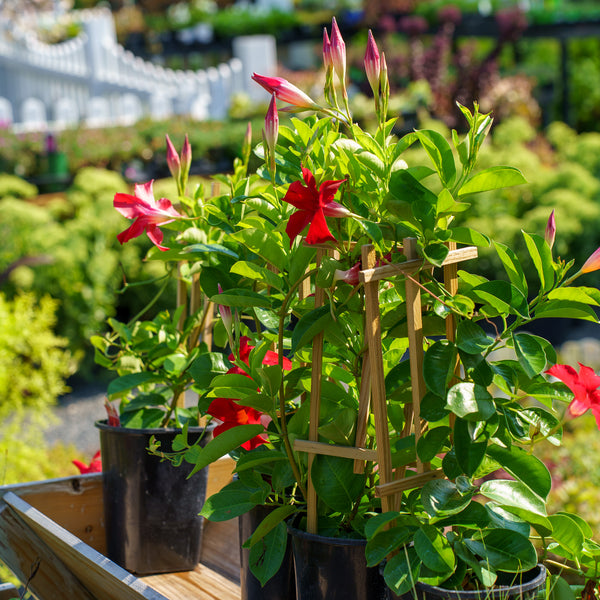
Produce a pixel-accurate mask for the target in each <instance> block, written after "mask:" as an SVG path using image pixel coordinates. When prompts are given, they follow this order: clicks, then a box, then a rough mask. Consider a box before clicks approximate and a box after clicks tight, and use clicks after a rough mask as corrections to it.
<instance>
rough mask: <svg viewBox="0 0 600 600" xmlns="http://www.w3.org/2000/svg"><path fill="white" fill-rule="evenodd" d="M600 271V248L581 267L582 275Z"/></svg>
mask: <svg viewBox="0 0 600 600" xmlns="http://www.w3.org/2000/svg"><path fill="white" fill-rule="evenodd" d="M598 269H600V248H598V249H597V250H596V251H595V252H594V253H593V254H592V255H591V256H590V257H589V258H588V259H587V260H586V261H585V263H583V267H581V270H580V273H591V272H592V271H597V270H598Z"/></svg>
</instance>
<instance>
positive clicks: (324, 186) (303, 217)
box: [283, 167, 351, 246]
mask: <svg viewBox="0 0 600 600" xmlns="http://www.w3.org/2000/svg"><path fill="white" fill-rule="evenodd" d="M302 177H303V178H304V182H305V183H306V185H305V186H304V185H302V183H301V182H300V181H294V183H292V184H291V185H290V187H289V188H288V191H287V193H286V195H285V196H284V197H283V200H284V201H285V202H288V203H289V204H291V205H292V206H295V207H296V208H297V209H298V210H297V211H296V212H295V213H294V214H292V216H291V217H290V220H289V221H288V224H287V226H286V228H285V231H286V233H287V234H288V236H289V238H290V246H291V245H292V243H293V241H294V238H295V237H296V236H297V235H299V234H300V233H301V232H302V230H303V229H304V228H305V227H306V226H307V225H310V227H309V228H308V234H307V236H306V241H307V243H309V244H321V243H323V242H327V241H335V238H334V237H333V235H332V234H331V231H329V228H328V227H327V222H326V221H325V217H347V216H349V215H350V214H351V213H350V211H349V210H348V209H347V208H344V207H343V206H342V205H341V204H339V203H338V202H335V201H334V200H333V197H334V195H335V193H336V192H337V190H338V188H339V187H340V185H342V183H344V181H346V180H345V179H341V180H337V181H323V182H322V183H321V185H320V186H319V187H317V184H316V182H315V176H314V175H313V174H312V173H311V172H310V171H309V170H308V169H305V168H304V167H302Z"/></svg>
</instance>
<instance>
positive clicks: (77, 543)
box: [4, 492, 165, 600]
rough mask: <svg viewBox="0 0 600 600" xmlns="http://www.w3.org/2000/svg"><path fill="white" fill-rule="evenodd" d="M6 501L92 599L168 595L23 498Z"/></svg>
mask: <svg viewBox="0 0 600 600" xmlns="http://www.w3.org/2000/svg"><path fill="white" fill-rule="evenodd" d="M4 502H5V503H6V504H7V505H8V506H9V507H10V508H11V509H12V510H14V511H15V513H16V514H17V515H18V516H19V518H21V519H22V520H23V521H24V522H25V523H26V524H27V525H28V526H29V528H30V529H31V530H32V531H33V533H34V534H35V535H37V536H38V537H39V539H40V540H41V541H42V543H43V544H44V545H45V546H46V547H47V548H48V549H49V550H50V552H51V553H52V554H54V555H55V556H56V558H57V559H58V560H59V561H60V562H62V563H63V564H64V565H65V566H66V568H67V569H68V570H69V571H70V573H72V574H73V576H74V577H76V578H77V579H78V580H79V581H80V582H81V584H82V586H83V587H84V588H85V589H87V590H90V592H91V597H92V598H95V599H96V600H141V599H147V600H165V596H163V595H162V594H160V593H158V592H157V591H156V590H154V589H153V588H151V587H150V586H149V585H148V584H146V583H144V582H142V581H141V580H140V579H138V578H137V577H135V576H134V575H132V574H131V573H129V572H127V571H126V570H125V569H123V568H121V567H119V566H118V565H117V564H115V563H114V562H112V561H111V560H109V559H108V558H106V557H105V556H103V555H102V554H100V553H99V552H97V551H96V550H94V549H93V548H91V547H90V546H88V545H87V544H85V543H84V542H82V541H81V540H80V539H78V538H77V537H75V536H74V535H73V534H72V533H70V532H69V531H67V530H66V529H64V528H63V527H61V526H60V525H58V524H56V523H55V522H54V521H52V520H51V519H49V518H48V517H46V516H45V515H44V514H43V513H41V512H40V511H39V510H37V509H36V508H33V506H31V505H30V504H28V503H27V502H25V501H24V500H23V499H22V498H19V497H18V496H16V495H15V494H13V493H12V492H8V493H7V494H5V495H4ZM65 597H72V598H79V597H80V596H78V595H66V596H65V594H64V590H63V596H62V598H65ZM44 600H46V598H45V597H44Z"/></svg>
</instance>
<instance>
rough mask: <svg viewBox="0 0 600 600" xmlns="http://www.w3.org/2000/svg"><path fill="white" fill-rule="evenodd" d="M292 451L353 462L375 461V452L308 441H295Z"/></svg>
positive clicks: (367, 449)
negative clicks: (339, 457) (337, 457)
mask: <svg viewBox="0 0 600 600" xmlns="http://www.w3.org/2000/svg"><path fill="white" fill-rule="evenodd" d="M294 450H297V451H300V452H310V453H311V454H325V455H327V456H342V457H343V458H352V459H354V460H360V461H364V460H369V461H376V460H377V451H376V450H370V449H369V448H357V447H356V446H338V445H334V444H326V443H324V442H311V441H310V440H295V441H294Z"/></svg>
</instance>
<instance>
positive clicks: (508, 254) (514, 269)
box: [494, 242, 528, 297]
mask: <svg viewBox="0 0 600 600" xmlns="http://www.w3.org/2000/svg"><path fill="white" fill-rule="evenodd" d="M494 248H495V249H496V253H497V254H498V257H499V258H500V260H501V261H502V265H503V266H504V270H505V271H506V274H507V275H508V278H509V280H510V282H511V283H512V284H513V285H514V286H515V287H516V288H517V289H518V290H519V291H520V292H521V293H522V294H523V296H525V297H527V294H528V288H527V279H526V278H525V273H524V272H523V267H522V266H521V263H520V262H519V258H518V257H517V255H516V254H515V253H514V252H513V250H512V249H511V248H509V247H508V246H505V245H504V244H500V243H498V242H494Z"/></svg>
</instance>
